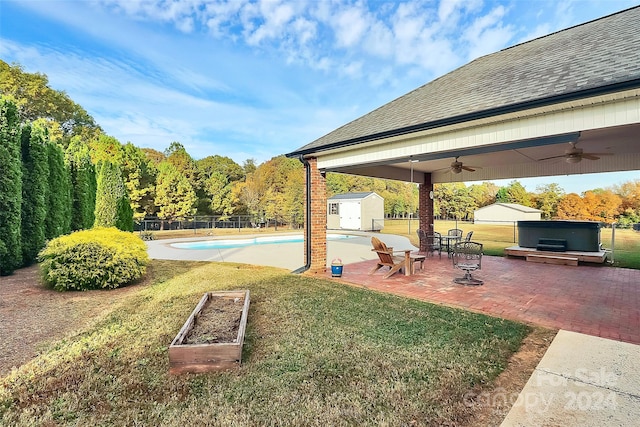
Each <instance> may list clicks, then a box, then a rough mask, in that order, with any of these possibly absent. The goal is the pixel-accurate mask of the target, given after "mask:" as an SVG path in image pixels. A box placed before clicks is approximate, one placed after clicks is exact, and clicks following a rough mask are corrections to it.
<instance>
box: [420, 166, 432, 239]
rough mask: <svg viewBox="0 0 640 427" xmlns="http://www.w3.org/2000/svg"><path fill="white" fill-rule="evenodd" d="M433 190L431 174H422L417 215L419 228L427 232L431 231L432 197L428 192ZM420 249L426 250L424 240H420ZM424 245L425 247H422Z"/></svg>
mask: <svg viewBox="0 0 640 427" xmlns="http://www.w3.org/2000/svg"><path fill="white" fill-rule="evenodd" d="M432 191H433V183H432V182H431V174H430V173H425V174H424V182H423V183H421V184H420V185H419V186H418V217H419V218H420V229H421V230H425V231H426V232H427V234H428V233H433V231H434V229H433V199H432V198H430V197H429V194H430V193H431V192H432ZM421 243H422V244H421V246H420V250H421V251H426V250H427V248H426V246H425V242H421ZM423 246H425V247H423Z"/></svg>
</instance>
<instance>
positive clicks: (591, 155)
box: [582, 153, 600, 160]
mask: <svg viewBox="0 0 640 427" xmlns="http://www.w3.org/2000/svg"><path fill="white" fill-rule="evenodd" d="M594 154H596V153H582V158H583V159H589V160H600V157H598V156H594Z"/></svg>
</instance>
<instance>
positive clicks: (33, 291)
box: [0, 265, 140, 376]
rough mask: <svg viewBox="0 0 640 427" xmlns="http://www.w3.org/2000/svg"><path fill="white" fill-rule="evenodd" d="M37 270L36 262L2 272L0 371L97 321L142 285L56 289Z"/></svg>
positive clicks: (3, 373)
mask: <svg viewBox="0 0 640 427" xmlns="http://www.w3.org/2000/svg"><path fill="white" fill-rule="evenodd" d="M39 274H40V273H39V269H38V266H37V265H34V266H31V267H27V268H22V269H20V270H17V271H16V272H15V273H14V274H12V275H10V276H2V277H0V331H1V332H0V336H1V337H2V339H0V376H2V375H6V374H8V373H9V372H11V369H12V368H14V367H19V366H20V365H22V364H24V363H26V362H28V361H29V360H31V359H33V358H34V357H35V356H37V355H38V353H39V352H40V351H42V350H43V349H44V348H46V347H47V345H48V344H49V343H51V342H53V341H55V340H59V339H62V338H64V337H65V336H68V335H70V334H73V333H75V332H77V331H79V330H81V329H83V328H85V327H87V326H88V325H90V324H91V323H92V322H95V321H97V320H98V319H100V318H101V317H102V316H104V315H105V314H107V313H109V312H111V311H112V310H113V309H114V307H116V306H117V305H118V304H119V303H120V301H121V300H122V299H123V298H124V297H125V296H127V295H129V294H131V293H132V292H135V291H136V290H137V289H139V288H140V285H135V286H129V287H125V288H120V289H113V290H95V291H86V292H58V291H54V290H52V289H48V288H46V287H45V286H44V285H42V284H41V283H40V275H39Z"/></svg>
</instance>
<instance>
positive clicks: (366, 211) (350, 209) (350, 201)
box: [327, 192, 384, 231]
mask: <svg viewBox="0 0 640 427" xmlns="http://www.w3.org/2000/svg"><path fill="white" fill-rule="evenodd" d="M327 228H329V229H342V230H361V231H380V230H382V228H384V199H383V198H382V197H381V196H379V195H378V194H376V193H374V192H367V193H344V194H336V195H335V196H333V197H330V198H329V199H327Z"/></svg>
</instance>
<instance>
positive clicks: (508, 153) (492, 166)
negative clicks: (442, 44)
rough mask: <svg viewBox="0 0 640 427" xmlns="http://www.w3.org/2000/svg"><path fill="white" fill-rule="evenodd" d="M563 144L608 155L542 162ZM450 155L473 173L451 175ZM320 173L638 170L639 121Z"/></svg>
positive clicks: (475, 175) (394, 175) (487, 175)
mask: <svg viewBox="0 0 640 427" xmlns="http://www.w3.org/2000/svg"><path fill="white" fill-rule="evenodd" d="M569 141H576V142H577V147H578V148H581V149H582V150H583V151H584V153H607V154H608V155H603V156H598V157H600V159H598V160H589V159H582V161H580V162H579V163H568V162H567V161H566V160H565V158H564V157H559V158H554V159H548V158H550V157H554V156H562V155H563V154H565V151H566V150H568V149H570V148H571V145H570V143H569ZM456 156H459V159H458V160H459V161H461V162H463V164H464V165H465V166H469V167H472V168H474V169H475V172H469V171H465V170H463V171H462V172H461V173H457V174H455V173H453V172H451V169H450V165H451V163H452V162H453V161H454V159H455V157H456ZM410 159H411V160H413V162H410V161H409V160H410ZM541 159H548V160H541ZM412 168H413V179H412V177H411V169H412ZM325 170H327V171H333V172H340V173H347V174H353V175H363V176H371V177H378V178H388V179H398V180H402V181H407V182H409V181H413V182H423V181H424V177H423V175H422V174H424V173H431V174H432V176H431V179H432V182H434V183H444V182H463V181H479V180H492V179H504V178H514V179H516V178H526V177H538V176H557V175H573V174H584V173H598V172H614V171H628V170H640V123H635V124H630V125H625V126H617V127H611V128H603V129H595V130H586V131H581V132H570V133H566V134H560V135H551V136H548V137H540V138H532V139H526V140H514V141H509V142H505V143H500V144H494V145H485V146H479V147H468V148H460V149H456V150H444V151H438V152H429V153H419V152H418V153H416V154H409V155H405V156H403V157H399V158H389V159H378V160H371V161H367V162H363V163H360V164H352V165H348V166H338V167H328V168H325Z"/></svg>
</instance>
